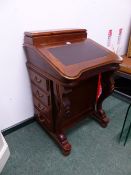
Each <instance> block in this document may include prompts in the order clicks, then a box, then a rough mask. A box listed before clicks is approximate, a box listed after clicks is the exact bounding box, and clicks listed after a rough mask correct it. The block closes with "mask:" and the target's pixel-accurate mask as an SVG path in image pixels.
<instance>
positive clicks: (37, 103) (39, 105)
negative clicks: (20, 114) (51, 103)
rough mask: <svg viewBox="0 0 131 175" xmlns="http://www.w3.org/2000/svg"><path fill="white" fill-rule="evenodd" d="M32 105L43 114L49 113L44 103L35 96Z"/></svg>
mask: <svg viewBox="0 0 131 175" xmlns="http://www.w3.org/2000/svg"><path fill="white" fill-rule="evenodd" d="M34 105H35V107H36V108H37V109H38V110H39V111H40V112H42V113H44V114H45V115H47V116H48V115H49V108H48V107H47V106H45V105H43V104H42V103H41V102H40V101H39V100H38V99H37V98H35V97H34Z"/></svg>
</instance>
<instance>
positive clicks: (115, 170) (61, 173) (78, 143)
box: [1, 96, 131, 175]
mask: <svg viewBox="0 0 131 175" xmlns="http://www.w3.org/2000/svg"><path fill="white" fill-rule="evenodd" d="M127 106H128V104H127V103H126V102H123V101H121V100H119V99H117V98H115V97H113V96H111V97H109V98H108V99H106V100H105V102H104V105H103V107H104V109H105V111H106V113H107V114H108V116H110V119H111V121H110V124H109V125H108V127H107V128H101V127H100V126H99V124H98V123H96V122H95V121H94V120H92V119H86V120H84V121H82V122H81V123H79V124H78V125H76V126H75V127H74V128H73V129H70V130H68V132H67V136H68V140H69V141H70V143H71V144H72V152H71V154H70V155H69V156H67V157H64V156H63V155H62V154H61V152H60V151H59V148H58V147H57V146H56V144H55V143H54V142H53V141H52V139H50V137H49V136H48V135H47V134H46V133H45V132H44V130H43V129H42V128H41V127H40V126H39V125H38V124H37V123H36V122H34V123H32V124H29V125H27V126H26V127H23V128H21V129H19V130H17V131H15V132H13V133H11V134H9V135H7V136H6V141H7V143H8V145H9V148H10V152H11V156H10V159H9V160H8V162H7V164H6V166H5V168H4V170H3V172H2V174H1V175H131V136H130V137H129V140H128V142H127V144H126V146H125V147H124V146H123V142H121V143H119V142H118V136H119V133H120V130H121V127H122V124H123V119H124V115H125V111H126V109H127ZM130 115H131V112H130Z"/></svg>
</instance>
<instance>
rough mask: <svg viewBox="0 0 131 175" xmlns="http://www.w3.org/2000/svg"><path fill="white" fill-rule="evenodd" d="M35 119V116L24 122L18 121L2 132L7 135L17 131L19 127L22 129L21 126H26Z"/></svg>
mask: <svg viewBox="0 0 131 175" xmlns="http://www.w3.org/2000/svg"><path fill="white" fill-rule="evenodd" d="M34 121H35V117H34V116H33V117H31V118H29V119H26V120H24V121H22V122H19V123H17V124H16V125H13V126H11V127H9V128H7V129H4V130H2V131H1V132H2V134H3V136H6V135H8V134H10V133H12V132H14V131H16V130H17V129H20V128H22V127H24V126H26V125H28V124H30V123H32V122H34Z"/></svg>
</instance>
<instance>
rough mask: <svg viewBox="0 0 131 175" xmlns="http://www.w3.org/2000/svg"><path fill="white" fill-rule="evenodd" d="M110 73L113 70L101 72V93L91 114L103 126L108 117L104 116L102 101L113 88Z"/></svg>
mask: <svg viewBox="0 0 131 175" xmlns="http://www.w3.org/2000/svg"><path fill="white" fill-rule="evenodd" d="M112 74H113V72H107V73H103V75H102V79H101V84H102V93H101V95H100V97H99V99H98V101H97V103H96V111H95V112H94V116H93V117H94V118H95V119H96V120H97V121H98V122H99V123H100V125H101V126H102V127H104V128H105V127H106V126H107V124H108V123H109V118H108V117H107V116H106V113H105V112H104V110H103V109H102V103H103V101H104V100H105V99H106V98H107V97H108V96H109V95H111V93H112V92H113V90H114V80H113V77H112Z"/></svg>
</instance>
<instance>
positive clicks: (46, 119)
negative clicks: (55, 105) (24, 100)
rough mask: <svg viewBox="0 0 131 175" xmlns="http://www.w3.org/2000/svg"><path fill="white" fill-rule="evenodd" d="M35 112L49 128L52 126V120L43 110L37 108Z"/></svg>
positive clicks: (40, 120) (39, 119) (38, 118)
mask: <svg viewBox="0 0 131 175" xmlns="http://www.w3.org/2000/svg"><path fill="white" fill-rule="evenodd" d="M35 114H37V120H38V121H39V122H40V123H41V124H42V125H45V126H46V127H48V128H51V120H49V119H48V118H47V116H45V115H44V114H43V113H42V112H40V111H39V110H37V109H36V108H35Z"/></svg>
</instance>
